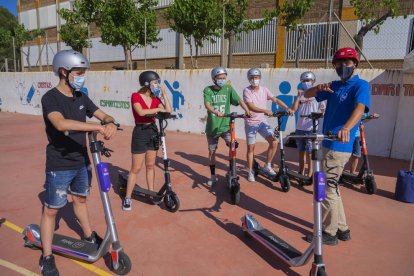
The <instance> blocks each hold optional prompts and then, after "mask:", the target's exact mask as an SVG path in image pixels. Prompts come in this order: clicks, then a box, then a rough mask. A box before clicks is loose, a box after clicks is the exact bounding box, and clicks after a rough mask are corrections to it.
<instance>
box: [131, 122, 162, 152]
mask: <svg viewBox="0 0 414 276" xmlns="http://www.w3.org/2000/svg"><path fill="white" fill-rule="evenodd" d="M157 139H158V140H157ZM157 145H159V136H158V128H157V125H156V124H155V123H152V124H149V125H143V124H137V125H135V127H134V131H133V132H132V141H131V153H132V154H140V153H146V152H147V151H148V150H158V146H157Z"/></svg>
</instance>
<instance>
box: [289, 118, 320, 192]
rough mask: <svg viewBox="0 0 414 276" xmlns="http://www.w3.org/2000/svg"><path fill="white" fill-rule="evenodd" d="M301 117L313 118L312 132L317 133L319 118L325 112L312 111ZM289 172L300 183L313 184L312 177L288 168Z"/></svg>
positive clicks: (290, 176) (302, 184)
mask: <svg viewBox="0 0 414 276" xmlns="http://www.w3.org/2000/svg"><path fill="white" fill-rule="evenodd" d="M301 117H304V118H309V119H311V120H312V133H313V134H316V133H317V131H316V127H317V126H318V120H319V119H320V118H322V117H323V114H322V113H320V112H312V113H311V114H308V115H301ZM287 174H288V176H289V178H290V179H293V180H295V181H296V182H297V183H298V184H299V185H301V186H304V185H311V184H312V177H311V176H306V175H303V174H300V173H299V172H295V171H293V170H290V169H289V170H287Z"/></svg>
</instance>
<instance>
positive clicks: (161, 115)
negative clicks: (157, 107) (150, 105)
mask: <svg viewBox="0 0 414 276" xmlns="http://www.w3.org/2000/svg"><path fill="white" fill-rule="evenodd" d="M145 117H150V118H157V119H161V120H167V119H177V115H175V114H171V113H169V112H158V113H155V114H148V115H145Z"/></svg>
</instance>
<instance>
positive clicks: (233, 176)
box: [223, 112, 246, 204]
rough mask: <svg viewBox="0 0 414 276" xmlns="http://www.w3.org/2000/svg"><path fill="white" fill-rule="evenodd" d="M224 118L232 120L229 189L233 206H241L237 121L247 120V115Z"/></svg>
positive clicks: (228, 174)
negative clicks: (237, 163) (237, 156)
mask: <svg viewBox="0 0 414 276" xmlns="http://www.w3.org/2000/svg"><path fill="white" fill-rule="evenodd" d="M223 117H229V118H230V137H231V140H230V145H229V171H228V172H227V174H226V180H227V187H228V188H229V190H230V199H231V202H232V203H233V204H239V202H240V182H239V179H240V177H239V176H238V175H237V168H236V149H237V148H238V146H239V143H238V142H237V141H236V119H237V118H246V115H245V114H237V112H232V113H230V114H225V115H224V116H223Z"/></svg>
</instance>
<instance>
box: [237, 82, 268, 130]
mask: <svg viewBox="0 0 414 276" xmlns="http://www.w3.org/2000/svg"><path fill="white" fill-rule="evenodd" d="M273 97H274V96H273V94H272V92H270V90H269V89H268V88H266V87H264V86H259V90H257V91H255V90H254V89H253V87H252V86H248V87H246V88H245V89H244V90H243V100H244V102H245V103H253V105H254V106H256V107H257V108H260V109H267V101H268V100H270V99H272V98H273ZM251 113H252V115H253V117H252V118H246V119H245V120H246V124H248V125H256V124H260V123H261V122H264V121H266V115H265V114H264V113H256V112H253V111H251Z"/></svg>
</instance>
